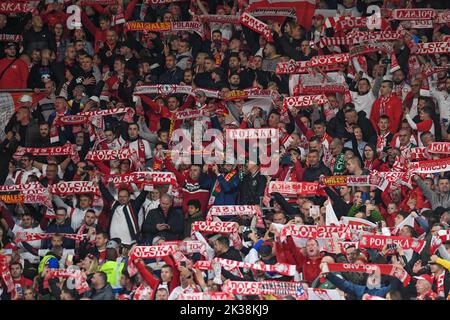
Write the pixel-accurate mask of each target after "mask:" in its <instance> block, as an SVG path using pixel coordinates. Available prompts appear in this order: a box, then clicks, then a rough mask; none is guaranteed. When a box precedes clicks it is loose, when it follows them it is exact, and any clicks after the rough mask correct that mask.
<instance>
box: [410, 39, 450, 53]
mask: <svg viewBox="0 0 450 320" xmlns="http://www.w3.org/2000/svg"><path fill="white" fill-rule="evenodd" d="M437 53H439V54H442V53H450V43H449V42H446V41H443V42H427V43H418V44H417V51H416V52H415V54H420V55H428V54H437Z"/></svg>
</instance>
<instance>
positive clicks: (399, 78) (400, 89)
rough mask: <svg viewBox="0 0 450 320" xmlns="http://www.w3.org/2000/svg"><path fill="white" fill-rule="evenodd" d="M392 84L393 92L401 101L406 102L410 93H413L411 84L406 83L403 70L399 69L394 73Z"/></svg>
mask: <svg viewBox="0 0 450 320" xmlns="http://www.w3.org/2000/svg"><path fill="white" fill-rule="evenodd" d="M392 82H394V90H393V92H394V93H395V94H396V95H397V97H398V98H399V99H401V100H402V101H404V100H405V98H406V96H407V95H408V93H409V92H411V87H410V85H409V84H407V83H406V81H405V74H404V73H403V70H402V69H399V70H397V71H395V72H394V74H393V77H392Z"/></svg>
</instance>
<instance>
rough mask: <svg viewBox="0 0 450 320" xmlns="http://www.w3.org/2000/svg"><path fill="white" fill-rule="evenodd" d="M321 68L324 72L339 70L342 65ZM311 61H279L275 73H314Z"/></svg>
mask: <svg viewBox="0 0 450 320" xmlns="http://www.w3.org/2000/svg"><path fill="white" fill-rule="evenodd" d="M320 69H321V70H322V72H324V73H328V72H334V71H339V70H340V69H341V67H339V65H337V64H335V65H325V66H320ZM313 70H314V69H312V66H311V61H295V60H289V61H288V62H279V63H278V64H277V67H276V69H275V74H289V75H291V74H306V73H312V72H313Z"/></svg>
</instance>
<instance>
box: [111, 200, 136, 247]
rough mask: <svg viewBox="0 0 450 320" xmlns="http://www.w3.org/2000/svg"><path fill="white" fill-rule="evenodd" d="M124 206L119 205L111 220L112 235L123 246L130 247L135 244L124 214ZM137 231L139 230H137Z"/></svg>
mask: <svg viewBox="0 0 450 320" xmlns="http://www.w3.org/2000/svg"><path fill="white" fill-rule="evenodd" d="M123 208H124V205H119V206H117V208H116V211H115V212H114V215H113V218H112V220H111V229H110V235H111V239H112V238H119V239H120V240H121V241H122V243H123V244H126V245H130V244H132V243H134V241H133V240H132V239H131V235H130V231H129V230H128V224H127V219H126V218H125V213H124V212H123ZM136 231H137V230H136Z"/></svg>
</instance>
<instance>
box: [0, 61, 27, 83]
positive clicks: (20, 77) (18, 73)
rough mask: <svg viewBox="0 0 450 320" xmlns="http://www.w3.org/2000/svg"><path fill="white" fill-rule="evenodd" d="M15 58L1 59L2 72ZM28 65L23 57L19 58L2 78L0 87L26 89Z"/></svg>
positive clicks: (0, 67) (0, 71) (0, 69)
mask: <svg viewBox="0 0 450 320" xmlns="http://www.w3.org/2000/svg"><path fill="white" fill-rule="evenodd" d="M12 61H13V59H9V58H4V59H1V60H0V74H1V73H3V70H5V69H6V67H8V66H9V64H10V63H11V62H12ZM28 73H29V70H28V66H27V64H26V63H25V62H24V61H23V60H22V59H17V60H16V61H14V63H13V64H12V65H11V66H9V67H8V69H7V70H6V72H5V73H4V74H3V77H2V78H1V79H0V89H26V88H27V81H28Z"/></svg>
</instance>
